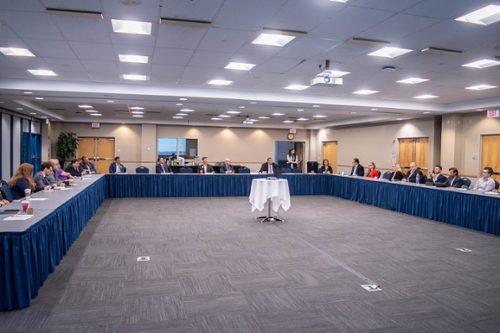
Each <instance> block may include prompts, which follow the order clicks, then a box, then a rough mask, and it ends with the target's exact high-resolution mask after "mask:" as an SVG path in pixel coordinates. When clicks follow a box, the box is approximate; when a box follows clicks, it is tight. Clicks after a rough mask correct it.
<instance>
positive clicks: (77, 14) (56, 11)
mask: <svg viewBox="0 0 500 333" xmlns="http://www.w3.org/2000/svg"><path fill="white" fill-rule="evenodd" d="M46 10H47V13H48V14H52V15H62V16H75V17H84V18H95V19H102V18H104V16H103V15H102V13H101V12H91V11H87V10H72V9H58V8H46Z"/></svg>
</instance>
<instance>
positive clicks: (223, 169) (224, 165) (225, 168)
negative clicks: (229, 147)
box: [219, 163, 234, 173]
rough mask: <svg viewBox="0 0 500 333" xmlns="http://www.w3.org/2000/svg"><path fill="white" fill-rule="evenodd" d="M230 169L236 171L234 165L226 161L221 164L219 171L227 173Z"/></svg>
mask: <svg viewBox="0 0 500 333" xmlns="http://www.w3.org/2000/svg"><path fill="white" fill-rule="evenodd" d="M228 171H232V172H234V167H233V166H232V165H231V164H229V166H228V165H226V163H224V164H222V165H221V166H220V171H219V172H220V173H226V172H228Z"/></svg>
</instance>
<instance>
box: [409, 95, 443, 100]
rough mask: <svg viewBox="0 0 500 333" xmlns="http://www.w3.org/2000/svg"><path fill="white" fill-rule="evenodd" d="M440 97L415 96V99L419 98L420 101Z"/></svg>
mask: <svg viewBox="0 0 500 333" xmlns="http://www.w3.org/2000/svg"><path fill="white" fill-rule="evenodd" d="M438 97H439V96H434V95H420V96H415V97H413V98H418V99H430V98H438Z"/></svg>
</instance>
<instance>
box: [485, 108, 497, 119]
mask: <svg viewBox="0 0 500 333" xmlns="http://www.w3.org/2000/svg"><path fill="white" fill-rule="evenodd" d="M487 114H488V118H499V117H500V110H498V109H497V110H488V111H487Z"/></svg>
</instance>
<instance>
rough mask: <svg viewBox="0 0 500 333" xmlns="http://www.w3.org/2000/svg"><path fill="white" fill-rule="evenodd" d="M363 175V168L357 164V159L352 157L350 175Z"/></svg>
mask: <svg viewBox="0 0 500 333" xmlns="http://www.w3.org/2000/svg"><path fill="white" fill-rule="evenodd" d="M364 175H365V168H363V166H362V165H361V164H359V159H357V158H354V159H353V160H352V169H351V173H350V176H358V177H363V176H364Z"/></svg>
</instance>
